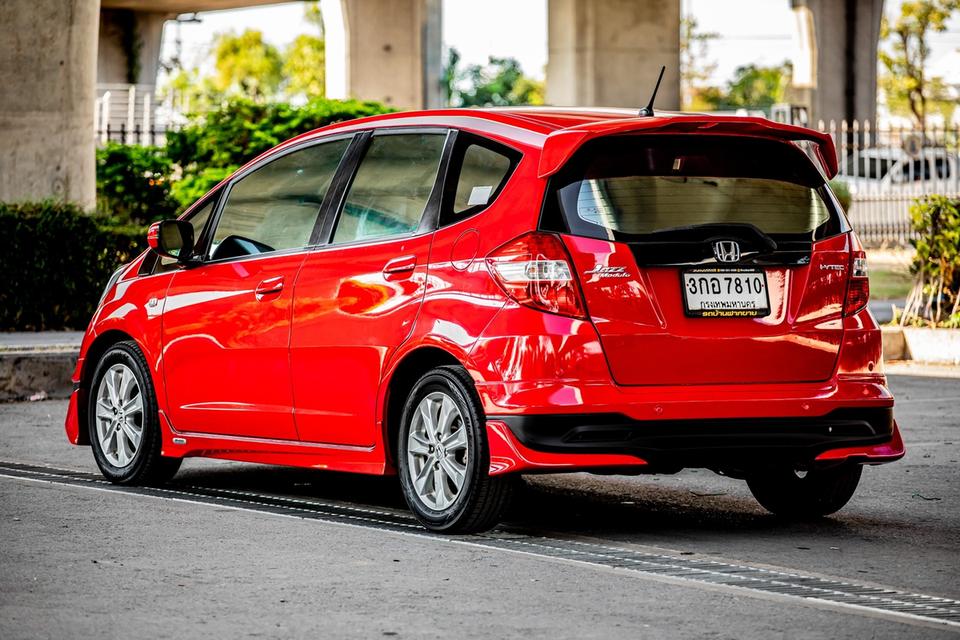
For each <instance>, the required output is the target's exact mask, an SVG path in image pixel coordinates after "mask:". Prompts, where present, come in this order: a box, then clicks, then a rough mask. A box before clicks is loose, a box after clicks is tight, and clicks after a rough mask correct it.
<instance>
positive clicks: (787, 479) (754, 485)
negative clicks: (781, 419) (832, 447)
mask: <svg viewBox="0 0 960 640" xmlns="http://www.w3.org/2000/svg"><path fill="white" fill-rule="evenodd" d="M862 473H863V467H862V466H860V465H857V464H853V465H840V466H836V467H829V468H826V469H811V470H809V471H807V472H806V473H801V472H798V471H796V470H794V469H789V468H783V469H776V470H770V471H764V472H761V473H757V474H754V475H751V476H749V477H748V478H747V485H748V486H749V487H750V492H751V493H753V497H754V498H756V499H757V502H759V503H760V505H761V506H762V507H763V508H764V509H766V510H767V511H770V512H771V513H774V514H776V515H778V516H780V517H782V518H787V519H794V520H809V519H815V518H821V517H823V516H827V515H830V514H831V513H835V512H837V511H839V510H840V509H842V508H843V506H844V505H845V504H847V502H849V501H850V498H852V497H853V494H854V492H855V491H856V490H857V485H858V484H859V483H860V475H861V474H862Z"/></svg>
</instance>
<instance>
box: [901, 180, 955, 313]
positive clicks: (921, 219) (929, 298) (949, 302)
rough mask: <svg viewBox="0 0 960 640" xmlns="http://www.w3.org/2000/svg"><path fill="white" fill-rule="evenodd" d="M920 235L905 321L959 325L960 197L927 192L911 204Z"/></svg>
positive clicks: (915, 243) (914, 242)
mask: <svg viewBox="0 0 960 640" xmlns="http://www.w3.org/2000/svg"><path fill="white" fill-rule="evenodd" d="M910 215H911V217H912V219H913V228H914V230H915V231H916V232H917V239H916V240H913V241H912V244H913V246H914V247H915V248H916V250H917V253H916V255H915V256H914V258H913V265H912V266H911V267H910V269H911V271H913V273H914V274H915V275H916V282H915V284H914V286H913V290H912V291H911V292H910V295H909V297H908V298H907V304H906V306H905V308H904V313H903V315H902V317H901V323H902V324H913V325H933V326H942V327H954V328H957V327H960V200H951V199H950V198H947V197H946V196H939V195H933V196H925V197H923V198H920V199H919V200H917V201H916V203H915V204H914V205H913V206H912V207H910Z"/></svg>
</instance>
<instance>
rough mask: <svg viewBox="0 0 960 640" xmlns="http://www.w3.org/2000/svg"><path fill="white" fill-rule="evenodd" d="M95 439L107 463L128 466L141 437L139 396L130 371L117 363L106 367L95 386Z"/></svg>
mask: <svg viewBox="0 0 960 640" xmlns="http://www.w3.org/2000/svg"><path fill="white" fill-rule="evenodd" d="M96 425H97V439H98V441H99V443H100V449H101V450H102V451H103V455H104V457H105V458H106V459H107V462H109V463H110V464H112V465H113V466H115V467H118V468H123V467H126V466H128V465H130V464H131V463H132V462H133V459H134V458H135V457H136V455H137V451H138V450H139V449H140V442H141V440H142V438H143V395H142V393H141V390H140V384H139V383H138V382H137V377H136V375H134V373H133V370H131V369H130V367H128V366H127V365H125V364H122V363H118V364H115V365H113V366H112V367H110V368H109V369H107V372H106V373H105V374H104V376H103V378H102V379H101V380H100V386H99V387H98V388H97V407H96Z"/></svg>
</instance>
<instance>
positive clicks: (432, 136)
mask: <svg viewBox="0 0 960 640" xmlns="http://www.w3.org/2000/svg"><path fill="white" fill-rule="evenodd" d="M446 139H447V134H446V131H438V132H437V133H401V134H394V133H392V134H383V135H374V136H373V138H372V139H371V141H370V146H369V147H368V148H367V151H366V153H365V154H364V157H363V160H361V162H360V166H359V168H358V169H357V172H356V175H355V176H354V178H353V181H352V183H351V184H350V188H349V189H348V190H347V194H346V197H345V199H344V205H343V210H342V211H341V213H340V217H339V219H338V220H337V226H336V230H335V231H334V234H333V244H344V243H348V242H359V241H363V240H369V239H373V238H382V237H386V236H393V235H398V234H404V233H413V232H414V231H416V230H417V228H418V227H419V226H420V219H421V218H422V217H423V212H424V210H425V209H426V206H427V202H428V200H429V199H430V194H431V193H432V192H433V189H434V186H435V184H436V181H437V172H438V170H439V168H440V158H441V155H442V154H443V146H444V144H445V142H446Z"/></svg>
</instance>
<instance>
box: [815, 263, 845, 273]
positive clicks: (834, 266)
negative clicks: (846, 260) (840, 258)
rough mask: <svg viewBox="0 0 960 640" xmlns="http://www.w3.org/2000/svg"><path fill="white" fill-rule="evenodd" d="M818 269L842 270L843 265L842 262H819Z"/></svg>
mask: <svg viewBox="0 0 960 640" xmlns="http://www.w3.org/2000/svg"><path fill="white" fill-rule="evenodd" d="M820 270H821V271H824V270H826V271H843V265H842V264H821V265H820Z"/></svg>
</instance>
